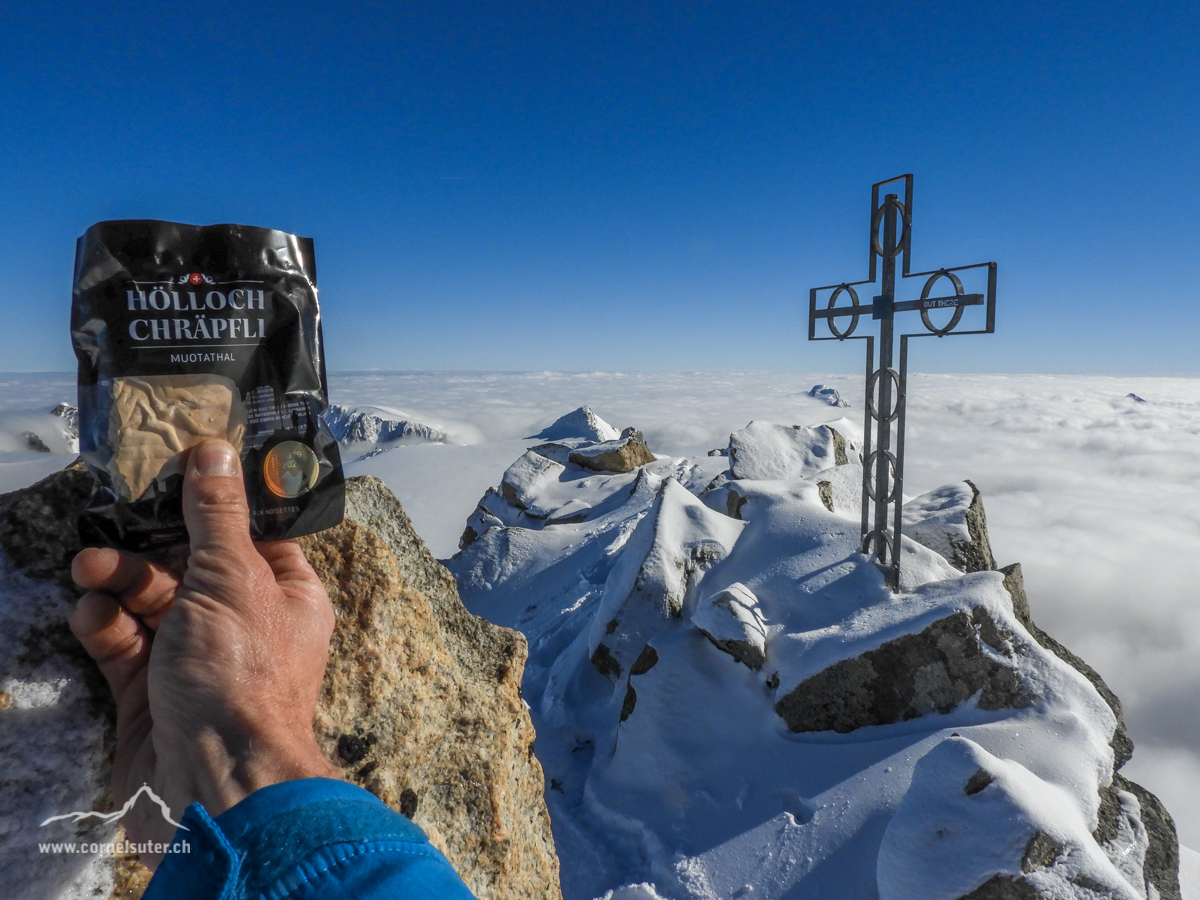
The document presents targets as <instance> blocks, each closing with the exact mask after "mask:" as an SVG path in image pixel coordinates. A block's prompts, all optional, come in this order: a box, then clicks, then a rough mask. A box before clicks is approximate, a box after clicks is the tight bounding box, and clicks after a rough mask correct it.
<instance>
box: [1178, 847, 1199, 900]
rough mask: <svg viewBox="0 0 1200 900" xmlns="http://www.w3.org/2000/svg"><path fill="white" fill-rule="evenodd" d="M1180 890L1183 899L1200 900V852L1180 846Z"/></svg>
mask: <svg viewBox="0 0 1200 900" xmlns="http://www.w3.org/2000/svg"><path fill="white" fill-rule="evenodd" d="M1179 890H1180V893H1181V894H1183V900H1200V853H1197V852H1196V851H1195V850H1193V849H1191V848H1190V847H1184V846H1182V845H1181V846H1180V847H1179Z"/></svg>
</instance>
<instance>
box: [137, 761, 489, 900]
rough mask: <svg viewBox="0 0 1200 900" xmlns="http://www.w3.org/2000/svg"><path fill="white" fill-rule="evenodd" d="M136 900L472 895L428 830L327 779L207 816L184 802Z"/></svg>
mask: <svg viewBox="0 0 1200 900" xmlns="http://www.w3.org/2000/svg"><path fill="white" fill-rule="evenodd" d="M180 824H181V828H180V829H178V830H177V831H176V832H175V837H174V843H173V845H172V850H171V852H170V853H168V854H167V856H166V858H164V859H163V861H162V863H161V864H160V865H159V867H158V871H156V872H155V873H154V878H153V879H151V881H150V886H149V887H148V888H147V889H146V893H145V894H144V895H143V900H256V898H263V900H310V898H312V900H315V898H318V897H319V898H328V897H353V898H355V900H474V896H473V895H472V894H471V892H470V891H469V890H467V887H466V885H464V884H463V882H462V879H460V878H459V877H458V875H457V874H455V872H454V869H452V868H451V867H450V863H448V862H447V861H446V858H445V857H444V856H442V854H441V853H439V852H438V851H437V850H436V849H434V848H433V847H432V846H431V845H430V844H429V841H428V840H427V839H426V837H425V833H424V832H423V831H421V829H420V828H418V827H417V826H416V825H414V824H413V823H412V822H410V821H409V820H408V819H406V818H405V817H404V816H402V815H400V814H399V813H396V812H393V811H392V810H391V809H390V808H389V807H388V806H387V805H386V804H384V803H382V802H381V801H380V800H378V799H377V798H376V797H374V796H373V795H371V794H370V793H368V792H367V791H364V790H363V789H362V788H360V787H356V786H354V785H352V784H348V783H346V782H344V781H335V780H333V779H329V778H305V779H301V780H299V781H286V782H283V783H282V784H275V785H271V786H270V787H265V788H262V789H260V790H258V791H255V792H254V793H253V794H251V795H250V796H249V797H247V798H246V799H245V800H243V801H242V802H241V803H239V804H237V805H236V806H234V807H232V808H231V809H228V810H226V811H225V812H224V813H222V814H221V815H220V816H218V817H217V818H216V819H213V818H211V817H210V816H209V815H208V813H206V812H205V811H204V807H202V806H201V805H200V804H198V803H193V804H192V805H191V806H189V807H188V808H187V811H186V812H185V813H184V814H183V819H182V820H181V823H180Z"/></svg>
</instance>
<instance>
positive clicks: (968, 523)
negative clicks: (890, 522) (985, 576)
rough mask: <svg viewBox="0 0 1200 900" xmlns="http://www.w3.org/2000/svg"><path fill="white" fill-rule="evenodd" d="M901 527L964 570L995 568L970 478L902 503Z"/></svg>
mask: <svg viewBox="0 0 1200 900" xmlns="http://www.w3.org/2000/svg"><path fill="white" fill-rule="evenodd" d="M902 518H903V531H904V534H906V535H907V536H908V537H911V538H912V539H913V540H914V541H917V542H918V543H920V544H924V545H925V546H926V547H928V548H929V549H930V550H933V551H935V552H936V553H940V554H941V555H942V556H943V557H945V558H946V559H947V560H948V561H949V562H950V564H951V565H952V566H954V567H955V568H956V569H960V570H962V571H963V572H987V571H990V570H992V569H994V568H996V560H995V559H994V558H993V557H992V548H991V545H990V543H989V542H988V533H987V519H986V517H985V516H984V513H983V501H982V500H981V499H980V496H979V489H978V488H977V487H975V485H974V484H972V483H971V482H970V481H960V482H958V483H956V484H948V485H945V486H943V487H940V488H937V489H936V490H933V491H930V492H929V493H927V494H922V495H921V496H919V497H915V498H913V499H912V500H909V501H908V502H907V503H905V504H904V510H903V513H902Z"/></svg>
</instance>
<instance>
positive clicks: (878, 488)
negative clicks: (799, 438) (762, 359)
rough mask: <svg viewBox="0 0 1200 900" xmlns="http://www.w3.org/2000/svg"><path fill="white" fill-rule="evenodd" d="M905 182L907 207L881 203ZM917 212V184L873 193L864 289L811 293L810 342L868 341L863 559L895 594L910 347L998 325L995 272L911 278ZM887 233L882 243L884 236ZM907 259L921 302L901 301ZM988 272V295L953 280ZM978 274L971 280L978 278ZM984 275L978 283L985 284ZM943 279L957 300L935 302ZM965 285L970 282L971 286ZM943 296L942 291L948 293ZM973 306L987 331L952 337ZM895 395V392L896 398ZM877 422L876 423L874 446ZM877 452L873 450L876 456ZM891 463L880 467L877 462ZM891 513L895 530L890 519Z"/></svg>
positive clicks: (991, 267) (892, 200) (845, 285)
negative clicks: (936, 317)
mask: <svg viewBox="0 0 1200 900" xmlns="http://www.w3.org/2000/svg"><path fill="white" fill-rule="evenodd" d="M898 181H903V182H904V202H903V203H901V202H900V198H899V197H898V196H897V195H896V194H888V195H887V196H885V197H884V199H883V203H882V204H881V203H880V202H879V189H880V188H882V187H884V186H885V185H889V184H895V183H896V182H898ZM912 206H913V177H912V176H911V175H901V176H899V177H898V178H890V179H888V180H887V181H881V182H879V183H878V184H875V185H872V186H871V241H870V254H871V264H870V270H869V277H868V278H867V280H866V281H854V282H842V283H841V284H832V285H829V286H828V287H819V288H813V289H812V290H810V291H809V293H808V339H809V340H810V341H844V340H846V339H847V338H852V339H853V340H865V341H866V342H867V370H866V375H867V394H866V404H865V406H866V417H865V419H864V427H863V497H862V552H863V553H866V554H869V555H871V556H872V557H873V558H874V560H875V562H876V563H877V564H878V565H879V566H880V567H881V568H882V569H883V570H884V575H885V577H886V578H887V581H888V584H889V586H890V587H891V588H892V590H894V591H895V590H899V589H900V531H901V519H902V512H903V496H904V495H903V493H902V491H903V488H904V405H905V404H904V400H905V393H906V388H907V383H908V339H909V338H910V337H933V336H936V337H945V336H946V335H948V334H991V333H992V332H993V331H994V330H995V322H996V264H995V263H994V262H989V263H977V264H975V265H972V266H956V267H954V268H946V269H935V270H933V271H930V272H916V273H913V274H911V275H910V274H909V271H908V270H909V258H910V256H911V250H912ZM881 226H882V232H883V233H882V235H881V234H880V230H881ZM900 255H903V257H904V261H903V269H902V274H903V277H904V278H926V277H927V278H928V280H927V281H926V282H925V286H924V287H923V288H922V289H921V296H920V298H919V299H916V300H900V301H897V300H896V257H897V256H900ZM876 258H879V259H881V260H882V261H883V267H882V268H883V277H882V280H881V282H880V294H879V296H878V297H874V298H872V301H871V302H870V303H869V304H862V303H860V302H859V299H858V292H857V291H856V290H855V288H856V287H858V286H860V285H864V284H874V283H875V273H876V267H875V261H876ZM984 268H986V269H987V288H986V294H978V293H977V294H968V293H965V292H964V289H963V284H962V280H961V279H960V278H959V276H958V275H956V274H955V273H956V272H968V271H971V270H975V269H984ZM973 274H974V273H973ZM981 275H982V273H978V275H976V276H975V277H976V278H978V279H979V280H982V278H981V277H979V276H981ZM942 279H945V280H946V281H947V282H948V284H947V287H952V288H953V289H954V293H953V294H950V295H949V296H946V295H944V294H943V295H940V296H936V297H935V296H930V295H931V294H932V293H933V289H934V287H935V286H936V285H937V284H938V282H939V281H941V280H942ZM968 280H971V279H970V278H968ZM944 290H945V288H943V291H944ZM826 292H828V302H827V303H826V305H825V308H824V309H818V308H817V300H818V296H819V295H823V294H825V293H826ZM842 294H846V295H847V298H848V299H849V301H850V305H849V306H837V302H838V298H839V297H840V296H841V295H842ZM968 306H983V307H984V311H983V312H984V319H985V322H984V326H983V327H982V328H974V329H963V330H961V331H957V330H955V329H956V328H957V327H958V325H959V323H960V322H961V321H962V318H963V312H964V310H965V309H966V307H968ZM940 309H945V310H952V311H953V312H952V313H951V315H950V317H949V319H948V321H946V322H945V324H943V325H937V324H935V323H934V322H933V320H932V319H931V318H930V310H940ZM910 311H918V312H920V313H921V323H922V324H923V325H924V329H925V330H924V331H917V332H914V333H911V334H901V335H900V368H899V371H897V370H896V369H895V368H893V366H892V358H893V345H894V342H895V335H894V333H893V324H894V318H895V315H896V313H900V312H910ZM868 314H869V315H870V316H871V318H872V319H876V320H878V321H879V362H878V365H876V362H875V337H874V335H857V336H856V335H855V334H854V330H855V329H856V328H857V327H858V322H859V319H860V318H861V317H862V316H865V315H868ZM846 318H849V319H850V324H849V325H848V326H846V327H844V328H843V327H839V326H838V324H837V322H838V320H845V319H846ZM820 320H824V321H825V324H826V326H828V328H829V332H830V334H829V336H827V337H818V336H817V322H818V321H820ZM893 387H894V388H895V390H894V392H893ZM872 421H874V422H875V427H874V432H875V434H874V441H873V442H872V434H871V432H872V427H871V423H872ZM893 422H894V423H895V448H896V449H895V450H894V451H893V450H892V433H893V432H892V428H893V426H892V423H893ZM872 444H873V445H874V449H872ZM881 459H882V460H884V461H886V463H887V464H886V465H881V464H880V461H881ZM889 512H891V519H892V521H891V527H890V528H889V527H888V514H889Z"/></svg>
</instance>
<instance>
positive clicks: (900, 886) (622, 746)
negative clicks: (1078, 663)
mask: <svg viewBox="0 0 1200 900" xmlns="http://www.w3.org/2000/svg"><path fill="white" fill-rule="evenodd" d="M838 424H841V423H831V425H828V426H814V427H811V428H804V429H800V428H791V427H782V428H781V427H780V426H776V425H771V424H768V423H762V422H759V423H752V425H751V426H748V427H747V428H745V429H741V430H740V431H737V432H735V433H734V434H733V435H731V439H730V453H729V456H727V457H723V456H717V457H709V456H705V457H694V458H686V457H685V458H672V459H666V458H659V459H656V460H655V461H653V462H651V463H647V464H645V465H642V466H640V467H639V468H638V469H637V470H636V471H631V472H627V473H620V474H612V475H597V474H596V473H594V472H589V471H587V470H585V469H582V468H580V467H579V466H577V465H575V464H574V463H572V462H571V461H570V458H569V457H568V458H566V459H565V460H564V459H562V458H560V459H559V460H553V459H550V458H549V457H547V456H542V455H541V454H539V453H538V448H536V447H535V448H533V449H532V450H530V451H528V452H527V453H526V454H525V455H524V456H522V457H521V459H520V460H518V462H517V463H516V464H514V466H513V467H510V469H509V471H508V472H506V473H505V477H504V479H503V481H502V484H501V486H500V487H499V488H497V489H492V490H489V491H488V493H487V494H486V495H485V497H484V498H483V500H482V501H481V503H480V507H479V509H477V510H476V512H475V513H474V514H473V515H472V517H471V520H470V521H469V523H468V531H467V534H465V535H464V542H463V549H462V550H461V552H460V553H459V554H458V555H457V556H456V557H455V558H454V559H453V560H451V561H450V563H449V565H450V568H451V571H452V572H453V573H454V574H455V576H456V577H457V578H458V582H459V588H460V592H461V594H462V597H463V600H464V602H465V603H466V605H467V607H468V608H469V609H470V610H471V611H472V612H474V613H476V614H478V615H483V616H485V617H486V618H489V619H491V620H492V621H494V622H498V623H500V624H503V625H507V626H509V627H513V628H517V629H519V630H521V631H522V632H523V633H524V634H525V635H526V637H527V638H528V640H529V646H530V656H529V661H528V663H527V667H526V674H525V680H524V684H523V692H524V696H525V698H526V701H527V702H528V703H529V704H530V707H531V710H532V713H533V716H534V722H535V725H536V726H537V729H538V755H539V758H540V759H541V760H542V763H543V767H544V769H545V771H546V776H547V781H548V791H547V801H548V804H549V807H550V811H551V817H552V820H553V824H554V830H555V839H556V843H557V845H558V850H559V854H560V858H561V860H562V872H563V888H564V895H565V897H566V898H567V900H591V898H599V897H605V896H611V897H612V898H614V900H615V898H617V897H626V896H627V897H663V898H671V900H691V898H695V900H710V898H718V897H720V898H726V897H742V898H749V897H753V898H759V900H761V898H779V900H783V898H785V897H787V898H793V897H796V898H799V897H823V896H836V897H874V896H879V897H886V898H889V900H908V898H912V900H918V898H920V900H929V898H934V897H945V898H946V900H957V898H959V897H964V896H967V895H968V894H969V893H970V892H972V891H973V890H975V889H977V888H980V887H981V886H982V885H985V883H987V884H989V888H986V889H985V890H989V889H996V887H997V885H1000V886H1001V887H1003V886H1005V885H1008V884H1009V883H1010V882H1011V883H1012V884H1014V885H1018V886H1019V887H1022V888H1024V889H1038V890H1045V891H1046V892H1047V895H1048V896H1055V897H1058V896H1061V897H1072V898H1074V897H1080V898H1093V897H1096V898H1098V897H1102V896H1103V897H1121V898H1143V900H1145V898H1148V897H1150V896H1159V895H1161V896H1169V895H1170V891H1169V889H1168V891H1167V892H1166V893H1163V892H1160V891H1159V890H1158V888H1157V887H1154V886H1153V885H1148V882H1147V880H1146V877H1147V872H1149V869H1148V868H1147V869H1146V870H1145V871H1143V865H1142V862H1143V861H1144V860H1145V859H1146V858H1147V848H1148V846H1149V844H1148V841H1149V837H1148V832H1147V827H1146V826H1145V825H1144V824H1143V821H1142V815H1141V810H1140V806H1139V801H1138V798H1137V797H1136V796H1135V795H1134V794H1132V793H1130V792H1129V791H1127V790H1124V789H1117V788H1114V787H1110V784H1112V783H1113V779H1114V775H1113V766H1114V751H1113V747H1112V742H1113V739H1114V733H1115V732H1116V729H1117V718H1116V715H1115V713H1114V711H1113V710H1112V709H1110V708H1109V706H1108V705H1107V703H1106V702H1105V701H1104V699H1103V697H1101V696H1100V694H1099V693H1098V692H1097V690H1096V688H1095V687H1093V685H1092V683H1091V682H1089V681H1088V679H1087V678H1086V677H1084V675H1082V674H1081V673H1080V672H1078V671H1076V670H1075V669H1074V668H1072V667H1071V666H1070V665H1068V664H1067V663H1066V662H1064V661H1063V660H1062V659H1060V658H1059V657H1058V656H1056V655H1055V654H1054V653H1052V652H1050V651H1049V650H1047V649H1046V648H1044V647H1043V646H1042V645H1041V644H1039V643H1038V641H1037V640H1036V639H1035V638H1034V637H1033V636H1032V635H1031V634H1030V632H1029V631H1028V630H1026V628H1025V627H1024V626H1023V625H1022V623H1021V621H1020V620H1019V618H1018V616H1017V615H1016V614H1015V613H1014V609H1013V600H1012V597H1011V596H1010V594H1009V590H1008V589H1007V588H1006V587H1005V580H1004V575H1003V574H1002V573H1000V572H989V571H977V572H973V573H971V574H967V573H965V572H964V571H962V570H961V569H956V568H955V567H954V566H953V565H952V564H951V562H950V561H949V560H948V559H947V558H946V557H944V556H943V555H941V554H939V553H937V552H935V551H934V550H933V549H930V547H928V546H925V545H924V544H922V543H919V542H917V541H915V540H907V539H906V540H905V542H904V546H903V548H902V553H903V555H904V559H903V570H904V573H905V576H904V583H903V584H902V593H900V594H898V595H892V594H890V593H889V592H888V591H887V589H886V588H885V586H884V584H883V582H882V578H881V575H880V573H879V571H878V570H877V569H876V568H875V567H874V566H873V565H871V564H870V563H869V562H868V561H867V560H866V559H865V558H864V557H863V556H862V555H861V554H859V553H858V552H857V551H858V539H859V535H858V524H859V523H858V516H859V510H858V507H857V504H856V503H853V502H851V501H852V500H853V499H854V498H853V491H854V486H855V485H857V484H860V483H861V467H860V465H859V461H858V459H857V454H856V453H855V452H854V451H855V450H856V449H857V447H858V436H857V434H855V433H854V432H853V431H852V430H851V429H849V428H846V427H845V426H844V425H843V426H842V427H843V429H844V432H846V433H844V432H842V431H838V428H837V426H838ZM831 431H832V432H834V433H835V434H836V439H835V437H834V436H833V434H831V433H830V432H831ZM839 444H840V448H841V451H842V452H841V453H838V452H836V451H835V448H836V447H838V445H839ZM731 461H732V463H733V464H734V465H735V466H737V467H738V468H739V469H740V470H741V472H740V474H741V475H742V476H743V477H740V478H739V477H736V476H737V475H738V474H739V473H738V472H736V471H735V472H731V471H730V470H729V466H730V463H731ZM754 475H758V476H764V475H765V476H768V477H745V476H754ZM973 499H974V493H973V492H972V491H971V490H970V489H969V488H963V487H961V486H959V487H954V486H951V487H949V488H946V489H942V490H941V492H940V493H939V492H933V494H932V495H928V496H924V497H919V498H915V499H914V500H913V501H911V502H910V503H909V504H908V507H909V509H908V515H907V516H906V522H908V523H909V525H911V527H912V528H913V529H914V532H919V533H920V536H921V537H922V538H923V539H924V541H925V543H931V544H934V545H935V546H942V547H947V548H954V547H957V546H959V545H960V544H964V543H969V542H970V541H971V540H972V533H971V528H970V527H968V526H967V523H966V516H967V512H968V510H969V509H970V508H971V503H972V501H973ZM939 540H940V543H939ZM989 553H990V552H989ZM960 556H961V554H960ZM980 772H982V773H983V774H982V775H981V774H979V773H980ZM1106 804H1107V805H1106ZM943 834H953V835H955V836H956V837H955V838H954V841H957V843H954V841H951V843H950V844H947V843H946V840H944V839H943V837H942V835H943ZM947 840H948V839H947ZM931 842H932V843H931ZM951 845H953V847H954V848H957V850H956V851H953V852H952V851H951V849H946V850H945V852H940V853H938V852H935V850H937V848H939V847H945V848H950V847H951ZM985 851H986V852H985ZM1155 877H1157V878H1159V880H1160V881H1161V880H1162V878H1163V876H1162V875H1161V873H1158V874H1156V875H1155ZM994 879H1001V881H994ZM1003 879H1008V881H1003ZM1013 889H1014V890H1015V889H1016V888H1013ZM607 892H613V893H612V894H611V895H609V894H608V893H607ZM981 896H983V895H981ZM996 896H1001V895H999V894H997V895H996ZM1012 896H1022V895H1020V894H1013V895H1012Z"/></svg>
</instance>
